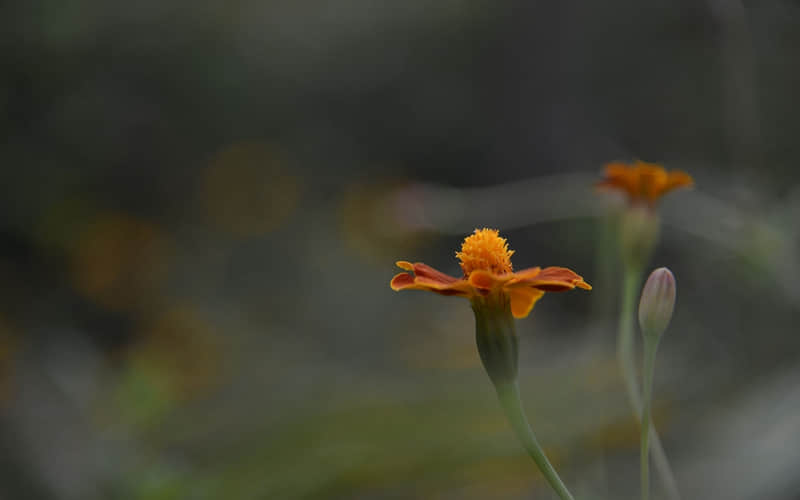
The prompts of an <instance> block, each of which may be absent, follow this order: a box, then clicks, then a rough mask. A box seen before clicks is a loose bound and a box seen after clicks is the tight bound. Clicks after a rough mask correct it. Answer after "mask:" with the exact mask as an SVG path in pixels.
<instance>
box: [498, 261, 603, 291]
mask: <svg viewBox="0 0 800 500" xmlns="http://www.w3.org/2000/svg"><path fill="white" fill-rule="evenodd" d="M513 286H514V287H517V286H530V287H533V288H538V289H539V290H544V291H546V292H565V291H567V290H572V289H573V288H575V287H579V288H583V289H584V290H591V289H592V287H591V285H589V284H588V283H586V282H585V281H583V278H582V277H581V276H580V275H578V274H577V273H575V272H574V271H572V270H571V269H567V268H566V267H546V268H544V269H542V271H541V272H540V273H539V274H538V275H536V276H535V277H534V278H531V279H527V280H521V281H518V282H515V283H514V284H513Z"/></svg>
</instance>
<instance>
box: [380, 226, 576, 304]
mask: <svg viewBox="0 0 800 500" xmlns="http://www.w3.org/2000/svg"><path fill="white" fill-rule="evenodd" d="M513 253H514V251H513V250H509V249H508V243H507V242H506V239H505V238H502V237H500V235H499V233H498V231H497V230H495V229H486V228H484V229H476V230H475V232H474V233H473V234H471V235H469V236H467V237H466V238H465V239H464V243H463V244H462V245H461V251H460V252H456V257H458V259H459V261H460V263H461V269H462V271H463V273H464V275H463V277H462V278H455V277H453V276H449V275H447V274H445V273H442V272H440V271H437V270H436V269H434V268H432V267H430V266H428V265H426V264H423V263H421V262H416V263H413V264H412V263H411V262H406V261H404V260H401V261H398V262H397V266H398V267H400V268H401V269H405V270H406V271H410V272H411V274H409V273H400V274H398V275H396V276H395V277H394V278H392V282H391V287H392V289H393V290H395V291H400V290H428V291H431V292H436V293H438V294H441V295H455V296H459V297H465V298H468V299H470V300H471V301H473V302H474V300H475V299H478V298H481V297H487V296H490V295H495V296H500V297H505V298H507V299H508V300H509V301H510V303H511V312H512V314H513V315H514V317H515V318H524V317H526V316H527V315H528V314H529V313H530V312H531V310H532V309H533V305H534V304H535V303H536V301H537V300H539V299H540V298H541V297H542V295H544V293H545V292H564V291H567V290H572V289H573V288H575V287H578V288H583V289H584V290H591V289H592V287H591V286H590V285H589V284H588V283H586V282H585V281H583V278H582V277H580V276H579V275H578V274H576V273H575V272H573V271H572V270H570V269H567V268H565V267H546V268H544V269H542V268H540V267H531V268H528V269H523V270H521V271H518V272H513V271H512V268H511V255H512V254H513Z"/></svg>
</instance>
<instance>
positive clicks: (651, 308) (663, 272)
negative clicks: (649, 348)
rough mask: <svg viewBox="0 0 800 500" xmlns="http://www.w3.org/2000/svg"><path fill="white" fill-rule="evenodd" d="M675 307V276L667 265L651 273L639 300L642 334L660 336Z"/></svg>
mask: <svg viewBox="0 0 800 500" xmlns="http://www.w3.org/2000/svg"><path fill="white" fill-rule="evenodd" d="M674 308H675V277H674V276H673V275H672V272H670V270H669V269H667V268H666V267H660V268H658V269H656V270H655V271H653V272H652V273H651V274H650V277H649V278H647V283H645V285H644V289H643V290H642V298H641V300H640V301H639V327H640V328H641V329H642V334H643V335H646V336H652V337H655V338H658V337H660V336H661V334H662V333H664V330H666V329H667V325H669V320H670V319H671V318H672V310H673V309H674Z"/></svg>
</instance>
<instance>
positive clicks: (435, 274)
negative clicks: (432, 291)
mask: <svg viewBox="0 0 800 500" xmlns="http://www.w3.org/2000/svg"><path fill="white" fill-rule="evenodd" d="M414 274H416V275H417V276H422V277H425V278H428V279H430V280H432V281H438V282H440V283H455V282H456V281H461V280H459V279H458V278H454V277H453V276H450V275H449V274H445V273H443V272H441V271H437V270H436V269H434V268H432V267H431V266H429V265H427V264H423V263H422V262H416V263H414Z"/></svg>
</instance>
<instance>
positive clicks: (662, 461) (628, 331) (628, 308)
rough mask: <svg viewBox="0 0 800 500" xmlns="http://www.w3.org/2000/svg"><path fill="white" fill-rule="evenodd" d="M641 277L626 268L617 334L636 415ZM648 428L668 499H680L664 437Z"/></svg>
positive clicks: (638, 410) (639, 400) (639, 399)
mask: <svg viewBox="0 0 800 500" xmlns="http://www.w3.org/2000/svg"><path fill="white" fill-rule="evenodd" d="M641 280H642V273H641V271H640V269H639V268H636V267H632V266H626V267H625V272H624V277H623V287H622V310H621V311H620V316H619V332H618V336H617V360H618V362H619V364H620V368H621V370H622V378H623V380H624V382H625V388H626V389H627V392H628V402H629V403H630V405H631V408H632V409H633V411H634V413H635V414H636V416H637V417H640V416H641V415H642V397H641V392H640V389H639V383H638V381H637V377H636V366H635V364H634V353H633V320H634V317H635V315H636V311H635V307H636V296H637V292H638V290H639V286H640V284H641ZM649 427H650V432H649V440H650V442H651V443H652V446H651V447H650V453H651V455H652V458H653V465H654V466H655V468H656V471H657V472H658V475H659V477H660V478H661V481H662V482H663V484H664V488H665V489H666V492H667V498H670V499H671V500H680V498H681V496H680V493H679V492H678V485H677V483H676V482H675V476H674V475H673V473H672V468H671V467H670V465H669V460H668V459H667V454H666V453H665V452H664V447H663V446H662V445H661V439H660V438H659V437H658V432H656V429H655V427H654V426H653V424H652V423H650V424H649Z"/></svg>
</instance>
